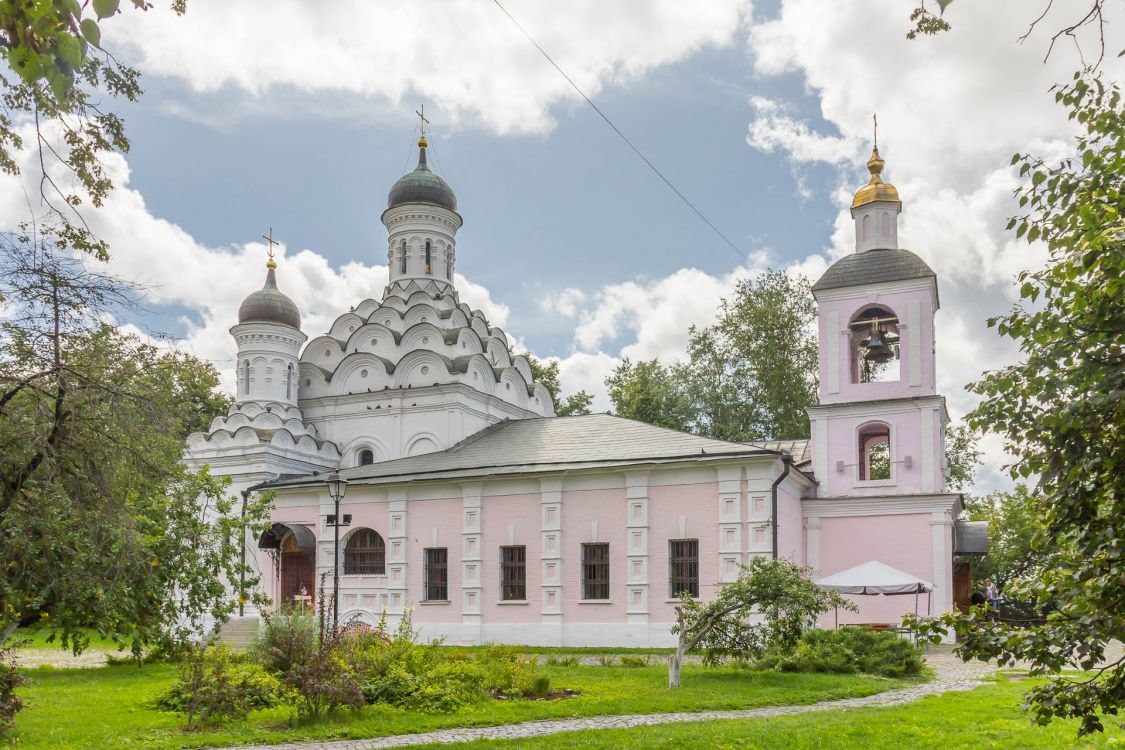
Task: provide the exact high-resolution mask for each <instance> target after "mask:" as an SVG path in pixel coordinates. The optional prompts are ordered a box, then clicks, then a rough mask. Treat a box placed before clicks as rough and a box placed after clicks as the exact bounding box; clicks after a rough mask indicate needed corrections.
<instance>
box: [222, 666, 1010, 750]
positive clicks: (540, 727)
mask: <svg viewBox="0 0 1125 750" xmlns="http://www.w3.org/2000/svg"><path fill="white" fill-rule="evenodd" d="M926 661H927V663H929V665H930V666H931V667H933V669H934V672H935V673H936V679H935V680H934V681H932V682H927V683H924V684H919V685H912V686H911V687H908V688H903V689H901V690H889V691H887V692H885V693H877V694H875V695H869V696H866V697H863V698H845V699H842V700H834V701H821V702H820V703H809V704H806V705H799V706H769V707H766V708H750V709H745V710H736V711H696V712H691V713H685V712H680V713H662V714H627V715H623V716H586V717H583V718H580V719H557V720H549V721H526V722H523V723H522V724H508V725H504V726H496V727H465V728H459V729H443V730H440V731H437V732H425V733H421V734H400V735H394V736H391V737H375V738H372V739H365V740H331V741H323V742H290V743H286V744H283V745H252V746H246V747H240V748H239V750H376V749H377V748H388V747H408V746H410V745H425V744H430V743H441V744H452V743H457V742H471V741H473V740H511V739H527V738H530V737H543V736H545V735H549V734H559V733H561V732H580V731H582V730H584V729H628V728H630V727H640V726H652V725H655V724H678V723H683V722H691V721H715V720H717V719H754V718H762V717H767V716H786V715H790V714H803V713H810V712H812V711H830V710H839V709H847V708H861V707H864V706H896V705H901V704H903V703H910V702H912V701H916V700H920V699H921V698H924V697H926V696H927V695H941V694H942V693H947V692H950V691H953V690H972V689H973V688H975V687H977V686H979V685H980V684H981V680H982V678H983V677H985V676H987V675H990V674H992V673H993V672H994V671H995V669H996V668H995V666H992V665H989V664H985V663H982V662H970V663H968V664H966V663H964V662H962V661H961V660H960V659H958V658H957V657H955V656H953V654H952V653H949V652H948V651H947V650H945V649H943V650H940V651H936V652H934V653H930V654H928V655H927V657H926Z"/></svg>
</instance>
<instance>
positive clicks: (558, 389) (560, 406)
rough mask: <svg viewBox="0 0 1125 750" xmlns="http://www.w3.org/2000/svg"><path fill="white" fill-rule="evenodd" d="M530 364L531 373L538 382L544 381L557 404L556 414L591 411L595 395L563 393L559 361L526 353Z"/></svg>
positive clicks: (563, 414) (566, 415) (572, 414)
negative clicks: (542, 358)
mask: <svg viewBox="0 0 1125 750" xmlns="http://www.w3.org/2000/svg"><path fill="white" fill-rule="evenodd" d="M524 356H525V357H527V361H528V364H530V365H531V375H532V377H534V378H535V380H536V382H539V383H542V384H543V387H545V388H546V389H547V390H548V391H550V393H551V399H552V400H553V401H554V404H555V414H556V415H558V416H560V417H575V416H579V415H581V414H589V413H590V404H591V403H593V401H594V397H593V396H592V395H591V394H589V393H587V392H586V391H578V392H577V393H572V394H570V395H569V396H567V397H565V398H564V397H563V395H562V382H561V380H560V378H559V362H558V360H556V359H552V360H550V361H548V362H546V363H544V362H543V361H542V360H540V359H539V358H537V357H535V356H534V355H532V354H525V355H524Z"/></svg>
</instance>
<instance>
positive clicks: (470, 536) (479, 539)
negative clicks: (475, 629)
mask: <svg viewBox="0 0 1125 750" xmlns="http://www.w3.org/2000/svg"><path fill="white" fill-rule="evenodd" d="M480 497H481V483H480V482H469V483H466V484H462V485H461V622H462V623H463V624H466V625H480V624H481V601H482V600H483V599H484V587H483V584H482V581H483V570H484V562H483V557H482V552H481V550H482V549H483V545H484V539H483V535H482V533H481V530H482V529H483V528H484V525H483V523H484V519H483V517H482V516H483V514H484V507H483V506H482V505H481V501H480Z"/></svg>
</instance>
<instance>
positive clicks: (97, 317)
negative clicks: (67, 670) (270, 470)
mask: <svg viewBox="0 0 1125 750" xmlns="http://www.w3.org/2000/svg"><path fill="white" fill-rule="evenodd" d="M50 238H51V235H50V234H49V233H48V235H47V236H46V237H42V236H41V237H38V238H37V237H35V236H33V235H31V234H30V233H28V234H25V235H23V236H17V237H12V236H5V237H4V238H3V242H0V249H2V250H3V253H2V254H0V259H2V261H3V274H2V278H3V289H2V293H3V296H4V297H5V303H6V305H7V312H8V316H7V318H6V319H5V321H4V322H3V324H2V325H0V339H2V343H3V346H2V348H0V559H3V560H4V562H5V565H4V569H3V575H2V576H0V642H2V641H3V639H6V638H7V637H8V636H9V635H10V634H11V633H12V632H13V631H14V630H15V628H16V627H17V626H18V625H20V624H29V623H32V622H40V623H41V624H43V625H44V626H46V627H49V628H52V629H55V630H56V631H58V633H59V634H60V635H61V636H62V640H63V643H64V644H67V645H70V646H72V647H73V648H75V650H79V649H81V648H82V647H84V645H85V641H84V638H85V636H84V629H93V630H95V631H97V632H100V633H102V634H104V635H107V636H110V637H113V638H114V639H115V640H117V641H118V642H119V643H122V644H124V643H131V644H132V645H133V647H134V649H137V650H139V648H140V647H141V646H142V645H144V644H150V643H165V644H166V643H170V642H172V641H181V640H183V639H184V638H186V637H187V636H188V635H189V634H191V633H192V632H194V631H196V630H197V629H198V627H199V626H200V623H201V622H202V621H204V620H205V619H206V618H208V617H212V618H216V619H219V620H222V619H225V617H226V616H227V615H229V613H230V612H231V611H232V609H233V607H234V606H235V605H236V603H235V602H234V601H233V599H234V597H233V596H231V595H230V594H229V592H228V591H227V589H226V587H225V584H224V581H233V580H237V579H238V577H239V574H240V572H246V573H249V572H250V571H249V569H248V568H242V564H241V562H240V552H241V540H242V538H243V534H244V532H245V528H246V524H250V525H254V524H257V523H259V522H260V521H261V519H263V518H264V514H265V510H266V509H265V503H266V500H265V499H261V500H254V501H252V502H251V503H250V504H249V505H248V506H247V514H246V518H245V519H242V518H239V517H238V516H232V512H231V511H232V510H233V505H234V500H233V499H232V498H231V497H229V496H228V494H227V491H226V487H225V482H223V481H220V480H218V479H215V478H213V477H211V476H209V475H208V474H207V472H205V471H203V472H199V473H193V472H190V471H188V470H187V469H186V468H185V467H184V466H183V465H182V464H181V456H182V453H183V440H184V438H185V436H186V435H187V434H188V432H190V431H192V430H194V429H197V428H198V427H199V424H200V419H201V417H200V413H199V411H198V410H199V409H200V408H205V409H208V410H209V411H210V410H215V409H220V408H222V406H223V405H224V404H225V403H226V400H225V398H224V397H222V396H218V395H216V394H215V393H214V388H215V386H216V385H217V382H218V380H217V376H216V373H215V371H214V368H213V367H211V366H210V365H209V364H206V363H203V362H200V361H198V360H196V359H194V358H191V357H188V356H186V355H182V354H161V353H160V352H159V351H158V350H157V349H155V348H154V347H152V346H150V345H147V344H144V343H143V342H141V341H140V340H139V339H137V338H136V337H133V336H129V335H125V334H122V333H121V332H120V331H118V330H117V329H116V328H114V327H112V326H110V325H108V324H106V323H104V322H103V317H104V316H105V315H108V314H110V313H111V312H112V311H113V305H114V304H120V303H124V302H127V298H128V290H127V289H126V288H124V287H123V286H122V285H121V284H120V282H117V281H116V280H115V279H113V278H111V277H108V276H104V275H100V274H95V273H91V272H89V271H87V270H86V269H85V268H84V266H83V265H82V263H81V262H79V261H78V260H77V259H76V258H74V257H73V256H71V255H70V254H68V253H67V252H65V251H63V250H60V249H59V248H58V247H57V245H54V244H52V243H51V242H50Z"/></svg>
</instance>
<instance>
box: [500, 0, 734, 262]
mask: <svg viewBox="0 0 1125 750" xmlns="http://www.w3.org/2000/svg"><path fill="white" fill-rule="evenodd" d="M492 2H493V3H495V4H496V7H497V8H499V9H500V11H501V12H502V13H503V14H504V15H505V16H507V17H508V20H509V21H511V22H512V23H513V24H515V27H516V28H517V29H519V30H520V32H521V33H523V35H524V36H525V37H527V40H528V41H529V42H531V43H532V44H533V45H535V49H537V50H539V53H540V54H541V55H543V57H544V58H546V60H547V62H549V63H551V66H552V67H553V68H554V69H555V70H557V71H558V72H559V75H561V76H562V77H563V78H565V79H566V82H567V83H569V84H570V86H571V88H573V89H574V90H575V91H577V92H578V95H579V96H581V97H582V98H583V99H585V100H586V103H587V104H589V105H590V107H591V108H592V109H593V110H594V111H595V112H597V113H598V115H600V116H601V118H602V119H603V120H605V123H606V125H609V126H610V127H611V128H613V132H615V133H617V135H618V136H619V137H620V138H621V140H623V141H625V144H626V145H627V146H628V147H629V148H631V149H632V150H633V153H635V154H636V155H637V156H638V157H640V159H641V161H643V162H644V163H645V164H647V165H648V168H649V169H651V170H652V171H653V173H654V174H655V175H656V176H657V177H659V178H660V179H661V180H663V182H664V184H665V185H667V186H668V187H669V188H670V189H671V190H672V192H673V193H675V194H676V195H677V196H678V197H679V199H680V200H682V201H683V202H684V205H686V206H687V207H688V208H690V209H691V210H692V211H694V212H695V215H696V216H698V217H699V218H700V219H702V220H703V223H704V224H706V225H707V226H709V227H710V228H711V230H712V231H713V232H714V233H715V234H717V235H718V236H719V237H720V239H722V241H723V242H725V243H726V244H727V245H729V246H730V248H731V250H734V252H735V253H737V254H738V257H739V259H740V260H743V261H745V260H746V258H747V253H744V252H743V251H742V250H741V249H740V248H739V247H738V245H736V244H734V242H732V241H731V239H730V238H729V237H727V236H726V235H725V234H723V232H722V231H721V230H720V229H719V228H718V227H717V226H715V224H714V223H713V222H712V221H711V220H710V219H708V218H707V217H706V216H705V215H704V214H703V212H702V211H700V210H699V209H698V208H696V206H695V204H694V203H692V202H691V201H690V200H688V199H687V196H685V195H684V194H683V193H682V192H680V190H679V188H677V187H676V186H675V185H673V184H672V181H671V180H669V179H668V178H667V177H665V176H664V173H663V172H661V171H660V170H659V169H657V167H656V165H655V164H653V163H652V162H651V161H650V160H649V158H648V157H647V156H645V155H644V154H643V153H642V152H641V150H640V149H639V148H637V147H636V146H635V145H634V144H633V142H632V141H630V140H629V138H628V137H627V136H626V135H625V134H624V133H622V132H621V129H620V128H618V127H617V126H616V125H614V124H613V121H612V120H610V119H609V117H607V116H606V114H605V112H602V111H601V110H600V109H599V108H598V105H596V104H594V102H593V101H592V100H591V99H590V97H588V96H586V93H585V92H584V91H582V89H580V88H579V87H578V84H577V83H575V82H574V80H573V79H572V78H571V77H570V76H568V75H567V74H566V71H564V70H563V69H562V68H560V67H559V65H558V63H556V62H555V61H554V60H553V59H552V58H551V56H550V55H549V54H547V51H546V50H545V49H543V48H542V47H541V46H540V45H539V42H537V41H535V38H534V37H532V36H531V34H529V33H528V32H527V29H525V28H524V27H523V26H521V25H520V22H519V21H517V20H516V19H515V18H514V17H513V16H512V14H511V13H509V12H508V9H507V8H505V7H504V6H503V5H501V4H500V0H492Z"/></svg>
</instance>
